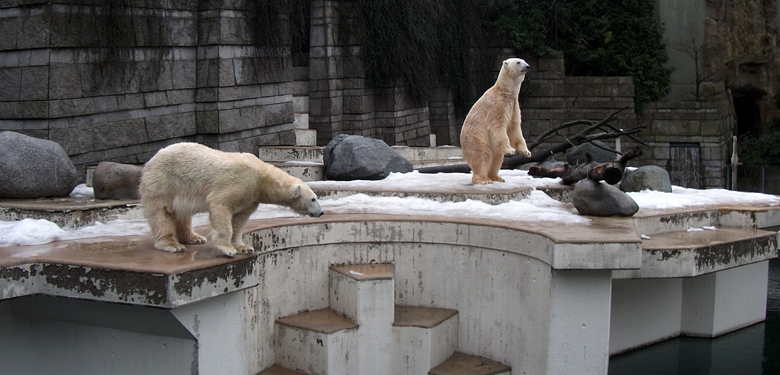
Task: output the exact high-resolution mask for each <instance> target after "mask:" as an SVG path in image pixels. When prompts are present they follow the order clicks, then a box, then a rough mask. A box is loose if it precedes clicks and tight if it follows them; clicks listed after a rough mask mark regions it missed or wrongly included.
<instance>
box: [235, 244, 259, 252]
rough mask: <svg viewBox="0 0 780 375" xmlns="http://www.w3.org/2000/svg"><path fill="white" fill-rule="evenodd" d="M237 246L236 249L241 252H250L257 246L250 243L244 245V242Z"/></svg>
mask: <svg viewBox="0 0 780 375" xmlns="http://www.w3.org/2000/svg"><path fill="white" fill-rule="evenodd" d="M235 248H236V251H238V252H239V253H241V254H250V253H254V252H255V248H254V247H252V246H249V245H244V244H241V245H236V246H235Z"/></svg>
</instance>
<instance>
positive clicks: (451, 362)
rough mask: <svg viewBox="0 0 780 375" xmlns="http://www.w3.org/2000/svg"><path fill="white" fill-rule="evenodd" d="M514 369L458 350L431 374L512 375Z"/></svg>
mask: <svg viewBox="0 0 780 375" xmlns="http://www.w3.org/2000/svg"><path fill="white" fill-rule="evenodd" d="M511 371H512V369H511V368H510V367H509V366H507V365H505V364H503V363H500V362H496V361H491V360H489V359H487V358H482V357H478V356H473V355H468V354H464V353H461V352H456V353H455V354H453V355H452V356H451V357H450V358H448V359H447V360H446V361H444V363H442V364H441V365H439V366H436V368H434V369H433V370H431V371H430V372H429V373H428V374H430V375H510V373H511Z"/></svg>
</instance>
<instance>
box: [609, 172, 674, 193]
mask: <svg viewBox="0 0 780 375" xmlns="http://www.w3.org/2000/svg"><path fill="white" fill-rule="evenodd" d="M648 189H649V190H656V191H662V192H665V193H671V192H672V183H671V180H670V179H669V172H667V171H666V169H663V168H661V167H659V166H656V165H645V166H642V167H639V168H637V169H635V170H626V172H625V173H624V174H623V181H621V182H620V190H623V191H625V192H635V191H642V190H648Z"/></svg>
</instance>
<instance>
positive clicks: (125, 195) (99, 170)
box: [92, 161, 144, 200]
mask: <svg viewBox="0 0 780 375" xmlns="http://www.w3.org/2000/svg"><path fill="white" fill-rule="evenodd" d="M143 170H144V167H143V166H141V165H132V164H120V163H114V162H110V161H104V162H100V164H98V165H97V167H95V174H94V175H93V177H92V188H93V190H94V191H95V198H97V199H117V200H125V199H141V195H140V194H139V193H138V185H139V184H140V183H141V172H142V171H143Z"/></svg>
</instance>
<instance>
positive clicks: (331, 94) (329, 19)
mask: <svg viewBox="0 0 780 375" xmlns="http://www.w3.org/2000/svg"><path fill="white" fill-rule="evenodd" d="M348 6H349V3H348V2H338V1H327V0H314V1H312V2H311V7H312V11H311V40H310V41H309V45H310V58H309V64H310V66H309V69H310V83H309V88H310V93H309V95H310V97H309V103H310V104H309V106H310V111H311V113H310V114H309V124H310V127H311V128H313V129H316V130H317V144H320V145H325V144H327V143H328V142H329V141H330V140H331V139H333V137H335V136H337V135H339V134H341V133H344V134H353V135H362V136H366V137H371V138H377V139H381V140H383V141H385V143H387V144H389V145H407V146H429V145H430V139H431V138H430V134H431V129H430V122H429V118H428V104H427V103H413V102H412V101H411V100H410V98H409V95H408V94H407V93H406V88H405V87H404V85H403V84H402V83H400V82H399V83H398V84H396V85H395V86H394V87H388V88H379V89H376V88H369V87H367V86H366V83H365V71H364V69H363V65H362V62H361V60H360V46H359V45H358V44H357V43H358V42H357V41H355V40H350V41H348V42H347V43H344V42H343V41H341V40H340V39H339V37H338V17H339V14H342V15H343V14H348V12H346V11H345V9H343V8H342V9H341V13H339V9H338V7H348Z"/></svg>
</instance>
